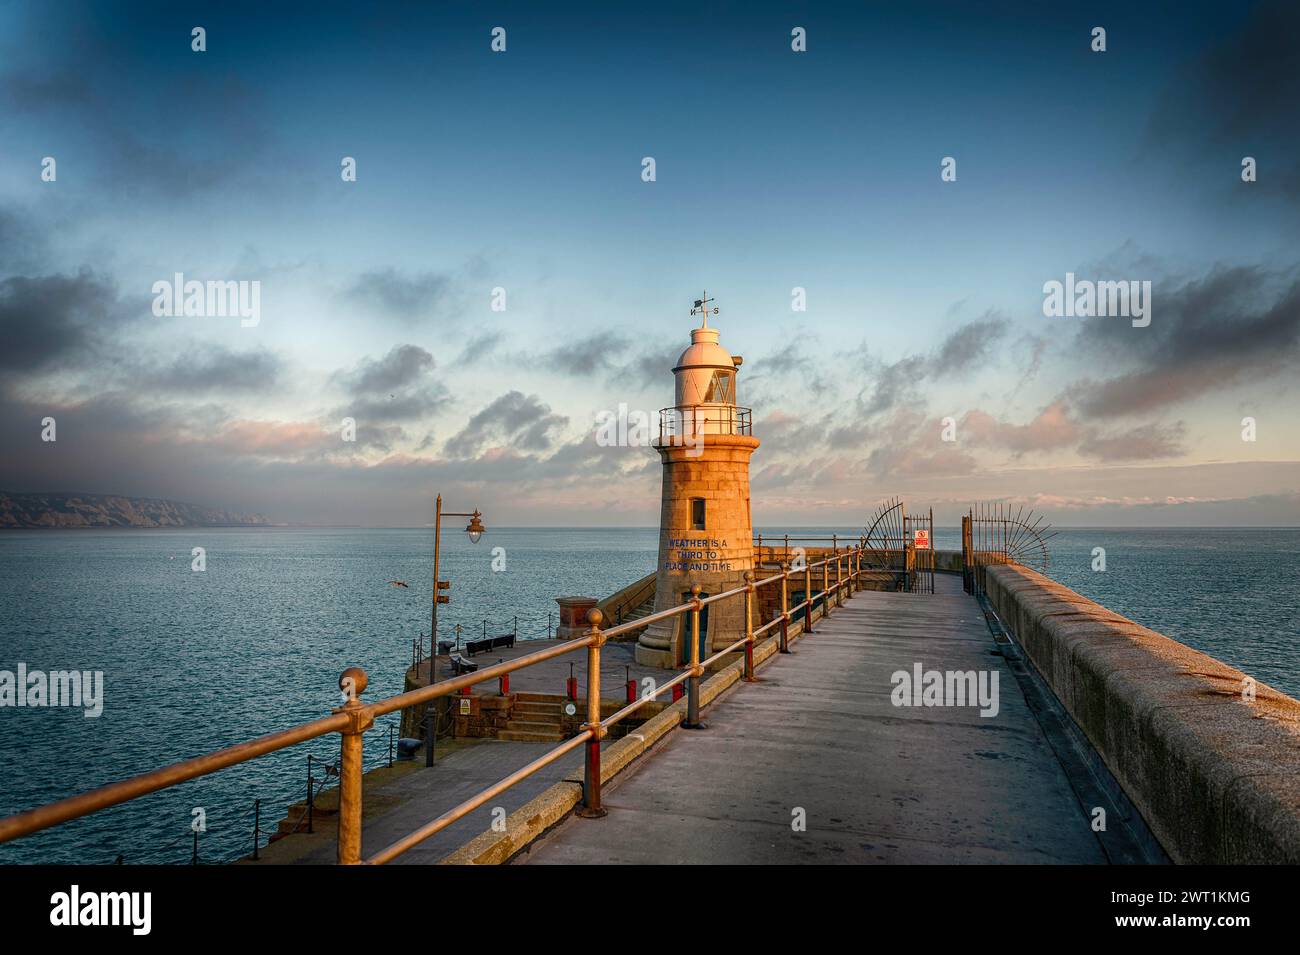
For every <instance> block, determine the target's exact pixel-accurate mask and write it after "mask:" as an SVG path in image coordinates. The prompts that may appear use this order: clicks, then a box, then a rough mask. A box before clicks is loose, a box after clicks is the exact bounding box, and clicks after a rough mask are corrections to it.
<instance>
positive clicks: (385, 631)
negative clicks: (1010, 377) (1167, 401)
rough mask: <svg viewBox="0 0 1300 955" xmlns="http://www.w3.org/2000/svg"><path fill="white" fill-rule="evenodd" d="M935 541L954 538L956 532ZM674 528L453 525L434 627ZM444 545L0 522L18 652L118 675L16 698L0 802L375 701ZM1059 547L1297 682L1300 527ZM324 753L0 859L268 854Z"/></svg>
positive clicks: (66, 790)
mask: <svg viewBox="0 0 1300 955" xmlns="http://www.w3.org/2000/svg"><path fill="white" fill-rule="evenodd" d="M757 530H758V532H761V533H763V534H764V535H765V536H777V535H779V534H781V533H785V532H789V533H791V534H792V535H808V536H819V535H821V536H826V535H830V534H832V533H836V534H840V535H843V536H844V537H845V538H847V539H856V538H857V536H858V535H859V534H860V533H861V528H855V527H842V528H786V527H782V528H758V529H757ZM935 541H936V546H937V547H939V548H940V549H954V550H955V549H958V548H959V546H960V544H959V533H958V530H957V528H937V529H936V532H935ZM657 543H658V531H657V529H655V528H597V529H588V528H492V529H490V530H489V531H488V533H487V534H485V535H484V536H483V538H482V539H481V540H480V541H479V542H477V543H474V542H471V541H470V540H469V539H468V537H466V536H465V535H464V534H463V533H459V532H454V531H448V530H447V529H444V532H443V541H442V562H443V563H442V567H443V577H444V579H447V580H450V581H451V589H450V590H449V591H447V593H448V594H449V595H450V597H451V601H450V603H448V604H446V605H443V606H442V607H441V609H440V611H439V621H438V623H439V627H438V630H439V636H440V637H441V638H442V639H448V638H452V639H454V638H455V637H456V636H458V635H459V636H461V637H462V638H465V639H472V638H473V637H475V636H479V635H481V634H483V633H488V634H500V633H507V632H517V633H518V635H519V638H520V639H537V638H544V637H546V636H548V635H549V634H550V633H551V632H552V631H551V628H552V627H553V626H554V625H555V623H556V616H557V609H558V608H557V605H556V603H555V598H556V597H559V596H569V595H586V596H593V597H598V598H600V597H605V596H608V595H609V594H611V593H613V592H615V591H616V590H618V589H620V588H621V587H623V586H625V585H627V584H629V583H632V582H633V581H635V580H638V579H640V578H641V577H643V576H644V575H646V574H648V573H649V572H651V571H652V570H653V569H654V565H655V550H656V547H657ZM432 544H433V541H432V531H431V530H430V529H428V528H414V529H386V530H374V529H360V528H307V529H304V528H275V527H259V528H184V529H165V530H149V529H104V530H30V531H29V530H6V531H3V532H0V670H9V671H16V670H17V668H18V666H19V664H20V663H21V664H25V665H26V667H27V669H28V670H29V671H32V670H41V671H46V672H49V671H56V670H71V669H76V670H82V671H102V673H103V680H104V700H103V712H102V714H101V715H100V716H98V717H97V718H88V717H87V716H86V715H85V713H84V712H83V710H81V709H72V708H50V707H45V708H25V707H24V708H15V707H5V708H0V766H3V767H4V769H5V771H4V773H3V775H2V776H0V817H3V816H7V815H10V814H12V813H15V812H20V811H22V810H24V809H29V808H31V807H34V806H37V805H40V804H42V803H46V802H49V801H52V800H55V799H59V798H62V797H65V796H70V795H74V794H76V793H79V792H83V791H85V790H88V789H92V788H94V787H96V786H101V785H104V784H106V783H110V782H113V781H115V780H119V779H123V778H126V777H128V776H131V775H133V774H136V773H140V772H144V771H147V770H150V769H154V768H157V767H159V766H162V765H165V764H167V763H170V762H173V761H177V760H182V759H187V758H189V757H192V756H197V755H200V754H202V753H205V752H208V751H210V750H213V749H217V748H220V747H223V746H228V745H231V744H234V743H238V742H241V741H243V740H247V739H250V738H252V737H255V736H260V735H263V734H265V733H269V732H273V731H275V730H279V729H284V728H286V727H289V726H292V725H294V724H296V723H299V722H303V721H306V720H311V719H315V718H317V717H320V716H323V715H326V714H328V713H329V712H330V710H331V709H332V708H333V707H335V706H337V705H338V703H339V691H338V688H337V680H338V676H339V674H340V672H341V671H342V670H344V669H345V668H346V667H349V666H360V667H363V668H364V669H365V670H366V672H367V674H368V675H369V678H370V685H369V688H368V689H367V691H366V693H365V698H366V699H371V700H375V699H380V698H382V697H384V696H388V695H391V694H395V693H399V692H401V691H402V689H403V675H404V672H405V670H406V668H407V667H408V666H409V665H410V662H411V654H412V641H413V640H415V639H417V638H419V637H423V639H424V643H425V646H427V645H428V633H429V626H430V619H429V618H430V612H429V611H430V598H431V594H432ZM195 548H202V556H203V560H202V562H199V561H198V560H197V558H196V556H195ZM1049 548H1050V563H1049V567H1048V572H1049V574H1050V576H1052V577H1054V578H1055V579H1057V580H1059V581H1060V582H1061V583H1064V584H1065V585H1067V586H1069V587H1071V588H1073V589H1074V590H1077V591H1078V592H1080V593H1082V594H1084V595H1086V596H1088V597H1090V598H1092V599H1094V600H1096V601H1098V602H1100V603H1102V604H1105V605H1106V606H1108V607H1110V608H1111V609H1113V610H1116V611H1118V612H1119V613H1122V614H1124V615H1126V616H1128V617H1130V618H1132V619H1133V620H1136V621H1137V622H1138V623H1141V624H1144V625H1145V626H1148V627H1151V628H1152V629H1155V630H1158V631H1160V632H1161V633H1164V634H1166V635H1167V636H1169V637H1172V638H1173V639H1175V640H1178V641H1180V642H1182V643H1185V644H1187V645H1188V646H1191V647H1194V648H1195V649H1198V650H1201V651H1204V652H1205V653H1208V654H1210V655H1212V656H1214V657H1217V658H1219V659H1221V660H1223V661H1225V662H1227V663H1230V664H1232V665H1234V666H1237V667H1239V668H1240V669H1242V670H1243V671H1245V672H1246V673H1249V674H1251V675H1253V676H1255V677H1256V679H1258V680H1260V681H1262V682H1264V683H1268V684H1271V685H1272V686H1274V687H1276V688H1278V689H1280V690H1282V691H1284V692H1286V693H1289V694H1291V695H1292V696H1297V697H1300V529H1295V528H1283V529H1224V528H1214V529H1210V528H1179V529H1150V528H1126V529H1086V530H1085V529H1063V530H1059V531H1058V532H1057V534H1056V536H1055V537H1053V538H1052V539H1051V541H1050V543H1049ZM1096 548H1103V549H1104V551H1105V556H1106V569H1105V570H1104V571H1099V570H1094V569H1093V567H1094V563H1095V549H1096ZM200 566H201V567H202V569H197V568H199V567H200ZM401 584H405V585H406V586H401ZM917 599H924V598H923V597H920V596H918V598H917ZM396 720H397V716H396V714H394V715H391V716H388V717H385V718H383V719H382V720H380V721H379V722H378V723H377V724H376V726H375V727H374V728H373V729H371V730H370V731H368V732H367V733H366V736H365V765H366V767H367V768H373V767H376V766H380V765H383V764H385V763H386V762H387V760H388V758H389V740H390V738H391V737H395V735H396ZM309 755H310V756H311V757H312V762H313V763H314V766H315V768H314V771H313V773H314V775H315V776H316V777H317V778H318V779H319V778H320V777H321V776H322V775H323V774H324V773H325V772H326V770H325V767H326V766H327V765H331V764H335V763H337V760H338V744H337V737H333V736H331V737H326V738H324V739H322V740H317V741H313V742H309V743H304V744H301V745H299V746H296V747H293V748H292V749H288V750H284V751H281V752H278V753H274V754H271V755H269V756H266V757H263V758H261V759H258V760H254V761H252V762H249V763H244V764H242V765H239V766H235V767H231V768H229V769H226V770H223V771H221V772H219V773H216V774H213V775H210V776H207V777H204V778H202V779H197V780H193V781H191V782H188V783H185V784H183V785H181V786H177V787H174V788H172V789H169V790H165V791H162V792H159V793H154V794H152V795H150V796H146V797H144V798H141V799H138V800H134V801H132V802H130V803H127V804H124V805H121V806H116V807H113V808H111V809H108V810H105V811H103V812H99V813H96V814H94V815H92V816H89V817H86V818H84V819H80V820H76V821H74V822H71V823H68V824H65V825H62V826H58V827H55V828H53V829H50V830H46V831H44V832H41V833H36V834H33V835H31V836H28V837H26V838H23V839H19V840H16V841H14V842H10V843H7V844H5V845H0V863H5V864H14V863H75V864H83V865H84V864H106V865H107V864H113V863H115V862H117V863H122V864H140V863H176V864H189V863H192V862H194V861H196V857H197V862H198V863H199V864H214V863H224V862H229V861H231V860H234V859H237V858H240V857H242V856H244V855H247V854H248V853H249V852H251V851H252V846H253V827H254V805H255V801H256V800H260V801H261V821H262V826H263V829H264V830H265V829H268V828H270V827H273V826H274V824H275V823H276V822H277V821H278V820H279V819H281V818H283V817H284V816H285V815H286V814H287V811H288V806H289V805H290V804H291V803H293V802H296V801H298V800H301V799H302V798H303V797H304V796H305V793H306V787H307V771H308V766H307V764H308V756H309ZM196 809H201V810H202V814H201V815H202V819H203V831H202V832H201V833H200V834H199V837H198V840H197V847H196V844H195V836H194V826H193V821H194V819H195V818H196V815H197V814H196V813H195V810H196Z"/></svg>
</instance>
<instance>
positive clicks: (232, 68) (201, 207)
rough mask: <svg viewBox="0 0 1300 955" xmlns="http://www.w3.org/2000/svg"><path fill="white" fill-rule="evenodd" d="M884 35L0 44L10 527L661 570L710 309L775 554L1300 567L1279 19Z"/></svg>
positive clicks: (594, 16)
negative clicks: (603, 528)
mask: <svg viewBox="0 0 1300 955" xmlns="http://www.w3.org/2000/svg"><path fill="white" fill-rule="evenodd" d="M884 6H885V5H867V4H861V3H855V4H833V3H817V4H801V3H793V2H784V3H761V2H755V3H718V4H707V3H703V4H702V3H690V4H686V3H682V4H672V3H666V4H665V3H656V4H648V5H610V4H595V3H593V4H547V5H545V6H544V7H542V6H540V5H536V4H504V3H491V4H485V3H468V2H466V3H419V4H416V3H410V4H405V3H391V4H375V5H370V4H329V3H322V4H312V5H293V4H271V5H268V4H265V3H262V4H239V3H220V4H216V3H213V4H187V3H166V4H163V3H139V4H133V3H119V4H111V5H110V4H98V5H94V4H78V3H59V4H35V3H33V4H27V3H8V4H4V5H0V376H2V377H0V449H2V450H3V459H2V463H0V489H2V490H7V491H83V492H95V493H113V494H124V495H133V496H142V497H161V498H169V499H173V500H180V501H186V502H191V503H196V504H201V505H205V506H209V507H221V508H226V509H231V510H236V511H244V512H255V513H260V514H263V515H265V516H266V517H267V518H269V519H270V520H272V521H274V522H288V523H314V524H356V525H367V526H419V525H422V524H426V523H428V522H429V520H430V516H431V510H432V499H433V496H434V495H435V494H436V493H439V492H441V493H442V494H443V496H444V500H445V501H446V503H447V506H448V507H449V508H451V509H455V510H468V509H472V508H474V507H478V508H481V509H482V510H483V512H484V514H485V519H486V520H487V522H488V523H489V525H491V524H493V523H495V524H496V525H498V526H506V525H553V526H574V525H580V526H586V525H653V524H655V523H656V521H657V519H658V508H659V484H660V480H661V469H660V464H659V459H658V455H657V454H656V453H655V452H654V450H653V449H652V448H648V447H643V446H641V447H618V446H615V447H606V446H603V445H602V444H601V442H600V441H598V440H597V423H598V422H599V421H600V420H602V416H604V415H608V414H610V413H616V412H617V410H618V409H619V407H620V406H621V405H625V406H626V407H627V408H628V409H630V410H633V411H645V412H648V413H650V414H651V415H655V414H656V413H657V411H658V409H660V408H662V407H665V406H668V405H670V404H672V400H673V391H672V388H673V379H672V373H671V369H672V367H673V365H674V363H675V359H676V357H677V356H678V354H680V352H681V350H682V349H684V348H685V346H686V345H687V344H688V343H689V332H690V329H691V328H692V327H693V326H694V325H695V324H697V320H696V319H693V318H692V317H691V315H690V308H691V304H692V302H693V300H694V299H695V298H697V297H699V296H700V294H701V291H702V290H704V289H707V290H708V293H709V295H711V296H715V297H716V299H717V305H718V307H719V314H718V315H717V316H716V317H715V318H714V319H713V320H712V324H714V325H715V326H717V327H718V328H719V329H720V330H721V335H722V344H723V345H724V346H725V347H727V348H728V349H729V350H730V351H731V352H733V353H735V354H739V355H742V356H744V359H745V361H744V365H743V366H742V368H741V371H740V375H739V380H738V384H737V391H738V400H739V403H740V404H742V405H744V406H747V407H752V408H753V415H754V434H755V436H757V437H758V438H759V439H760V440H761V441H762V445H761V447H760V448H759V450H758V451H757V452H756V453H755V455H754V457H753V459H752V464H751V479H752V496H753V517H754V522H755V524H756V525H762V526H766V527H773V526H780V525H783V524H784V525H791V526H795V525H799V526H804V525H810V524H816V525H831V524H837V525H841V526H845V525H847V526H855V525H858V524H861V523H863V522H864V520H865V519H866V518H867V517H868V516H869V515H870V513H871V512H872V511H873V510H874V508H875V506H876V504H877V503H878V502H879V501H881V500H882V499H884V498H886V497H892V496H901V497H903V498H904V499H906V501H907V502H908V507H909V509H916V508H923V507H927V506H932V507H934V509H935V512H936V518H937V519H938V520H939V521H940V522H941V523H953V522H955V521H956V516H957V515H958V514H959V513H961V512H963V511H964V510H965V508H966V507H967V506H969V504H970V503H971V502H972V501H977V500H1003V501H1011V502H1015V503H1018V504H1027V505H1029V506H1032V507H1034V508H1035V509H1036V510H1038V511H1041V512H1043V513H1045V514H1046V515H1047V517H1048V518H1049V519H1050V520H1052V521H1054V522H1055V523H1057V524H1061V525H1067V526H1099V525H1105V526H1129V525H1134V526H1137V525H1183V526H1199V525H1289V526H1294V525H1297V524H1300V422H1298V421H1297V414H1296V411H1297V400H1296V399H1297V384H1296V383H1297V381H1300V378H1298V377H1297V375H1296V371H1297V364H1298V363H1297V358H1298V357H1300V243H1298V242H1297V239H1300V105H1298V104H1300V47H1298V46H1297V44H1296V43H1295V42H1294V38H1295V37H1296V36H1297V35H1300V8H1297V7H1296V5H1294V4H1250V3H1242V4H1231V5H1229V4H1197V3H1168V4H1151V5H1143V8H1142V9H1140V10H1138V9H1132V6H1133V5H1131V4H1095V3H1093V4H1087V5H1086V6H1085V5H1071V4H1029V3H1026V4H994V3H960V4H952V5H948V4H942V3H932V4H924V5H915V4H907V5H898V6H897V8H896V9H892V10H891V9H878V8H880V7H884ZM196 26H201V27H202V28H203V29H204V30H205V31H206V34H205V39H206V49H205V50H203V51H201V52H200V51H195V50H194V49H193V48H192V44H193V41H192V30H193V28H194V27H196ZM497 27H500V28H502V29H504V31H505V34H504V36H505V50H504V51H499V52H498V51H494V50H493V49H492V44H493V31H494V29H495V28H497ZM1096 27H1102V28H1104V29H1105V31H1106V35H1105V39H1106V49H1105V51H1104V52H1100V51H1094V50H1093V49H1092V46H1093V44H1094V39H1093V31H1094V28H1096ZM795 28H802V29H803V31H804V32H805V35H806V49H805V50H803V51H801V52H796V51H795V50H793V49H792V31H793V30H795ZM47 157H49V158H52V159H53V160H54V161H55V165H54V170H55V176H54V179H53V181H48V180H47V178H43V171H44V170H45V169H46V166H47V164H46V162H45V160H46V158H47ZM345 157H350V158H351V159H353V160H355V168H356V178H355V181H345V179H344V177H343V175H341V170H342V165H343V160H344V158H345ZM647 157H650V158H653V160H654V179H653V181H647V180H646V178H645V177H644V174H643V173H644V170H645V165H644V163H643V160H645V159H646V158H647ZM946 157H950V158H951V159H953V160H955V179H950V180H948V181H945V179H944V177H943V175H942V172H943V162H944V160H945V158H946ZM1244 157H1252V158H1253V159H1254V160H1255V166H1256V179H1255V181H1253V182H1244V181H1243V178H1242V161H1243V158H1244ZM177 273H180V274H182V275H183V276H184V277H185V278H186V279H189V280H199V281H223V282H224V281H236V282H238V281H245V282H257V283H258V287H259V290H260V311H259V314H258V320H257V322H256V324H251V323H247V322H241V321H240V319H239V318H238V317H234V316H229V315H171V316H168V315H162V316H160V315H156V314H155V313H154V312H155V310H154V308H153V304H154V299H155V295H154V291H153V289H154V285H155V283H157V282H159V281H171V280H172V279H173V276H174V275H176V274H177ZM1067 273H1072V274H1074V275H1076V276H1077V277H1078V278H1079V279H1081V280H1083V279H1086V280H1090V281H1137V282H1150V283H1151V285H1150V288H1151V293H1150V294H1151V298H1150V319H1151V320H1150V323H1149V324H1148V325H1146V326H1145V327H1136V326H1134V324H1133V323H1132V322H1130V320H1129V319H1128V318H1124V317H1116V316H1094V317H1048V316H1046V315H1044V308H1043V305H1044V297H1045V296H1044V285H1045V283H1049V282H1052V281H1059V282H1065V281H1066V276H1067ZM498 289H499V290H503V292H504V295H502V294H501V293H500V292H497V291H495V290H498ZM795 289H802V290H803V296H804V300H805V305H806V308H805V309H803V310H799V309H798V308H797V307H796V295H795V293H794V290H795ZM502 301H504V309H503V310H501V309H499V306H500V305H501V304H502ZM494 304H495V305H497V306H498V308H494ZM46 418H53V419H54V420H55V422H56V440H54V441H49V440H43V434H44V433H45V431H46V429H45V428H44V427H43V425H42V422H43V421H44V420H45V419H46ZM346 418H350V419H352V420H353V421H355V422H356V429H355V440H350V441H349V440H345V427H344V424H343V422H344V419H346ZM1247 418H1250V419H1253V422H1254V434H1253V440H1246V439H1245V438H1244V437H1243V432H1244V425H1243V422H1244V419H1247ZM945 437H947V438H951V440H945Z"/></svg>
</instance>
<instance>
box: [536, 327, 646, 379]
mask: <svg viewBox="0 0 1300 955" xmlns="http://www.w3.org/2000/svg"><path fill="white" fill-rule="evenodd" d="M631 345H632V341H631V339H629V338H628V337H627V336H626V335H620V334H618V333H617V332H596V333H595V334H592V335H587V336H586V337H584V338H575V339H572V340H569V341H566V342H564V343H563V344H561V345H557V346H556V347H554V348H552V349H550V350H549V351H545V352H543V353H542V355H541V357H540V359H539V361H540V364H541V365H542V367H544V368H549V369H551V370H552V371H558V372H561V373H563V374H566V375H585V374H590V373H591V372H593V371H600V372H609V371H611V370H613V369H615V368H617V367H618V364H619V362H618V360H619V358H621V357H622V355H623V353H624V352H626V351H627V350H628V348H630V347H631ZM670 367H671V366H670Z"/></svg>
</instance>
